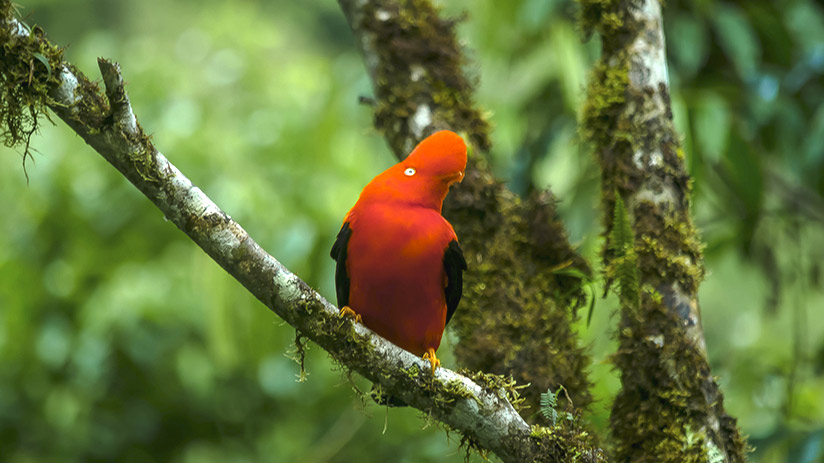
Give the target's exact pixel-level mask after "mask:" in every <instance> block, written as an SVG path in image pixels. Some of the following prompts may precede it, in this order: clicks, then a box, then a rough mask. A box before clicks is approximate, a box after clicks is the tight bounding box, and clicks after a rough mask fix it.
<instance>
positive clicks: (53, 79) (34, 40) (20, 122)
mask: <svg viewBox="0 0 824 463" xmlns="http://www.w3.org/2000/svg"><path fill="white" fill-rule="evenodd" d="M0 15H2V18H1V19H0V23H1V24H2V26H3V27H2V28H0V43H2V47H0V127H2V129H0V137H2V140H3V144H4V145H5V146H7V147H9V148H12V147H16V146H22V147H23V171H24V173H25V169H26V160H27V159H28V158H29V157H30V155H31V137H32V135H34V134H35V133H36V132H37V128H38V118H39V117H40V116H41V115H46V116H47V117H48V114H47V113H46V108H47V106H48V104H49V103H51V102H53V100H51V98H50V97H49V91H50V90H51V89H53V88H54V87H55V86H57V85H58V84H59V80H58V75H57V74H58V72H59V69H60V63H61V61H62V58H63V49H62V48H59V47H56V46H54V45H52V44H50V43H49V42H48V41H46V40H44V38H45V35H46V34H45V32H43V30H42V29H41V28H39V27H37V26H35V27H33V28H28V26H26V25H25V24H24V23H23V22H22V21H18V22H17V27H15V25H14V24H11V23H12V21H13V20H14V16H15V15H14V10H13V8H12V5H11V2H9V1H6V0H3V1H2V2H0ZM10 26H11V27H10ZM18 28H20V29H21V31H22V30H23V29H25V31H26V34H24V35H21V34H18V33H15V32H14V31H15V30H16V29H18ZM20 57H26V59H23V60H21V59H20ZM26 178H28V175H26Z"/></svg>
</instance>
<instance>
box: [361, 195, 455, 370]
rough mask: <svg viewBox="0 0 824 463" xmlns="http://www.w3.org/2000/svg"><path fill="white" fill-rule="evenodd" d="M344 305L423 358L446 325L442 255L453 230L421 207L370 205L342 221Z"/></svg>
mask: <svg viewBox="0 0 824 463" xmlns="http://www.w3.org/2000/svg"><path fill="white" fill-rule="evenodd" d="M347 220H348V221H349V223H350V226H351V230H352V236H351V238H350V239H349V249H348V256H349V257H348V260H347V264H346V265H347V273H348V274H349V284H350V287H349V305H350V306H351V307H352V309H353V310H354V311H355V312H356V313H358V314H359V315H361V317H363V323H364V324H365V325H366V326H368V327H369V328H370V329H372V330H373V331H375V332H376V333H378V334H380V335H381V336H383V337H385V338H386V339H388V340H390V341H392V342H393V343H395V344H397V345H398V346H400V347H402V348H404V349H406V350H408V351H410V352H413V353H415V354H418V355H422V354H423V353H424V352H426V350H427V349H429V348H433V349H437V348H438V346H439V345H440V342H441V335H442V334H443V330H444V324H445V321H446V300H445V297H444V285H445V281H446V274H445V270H444V264H443V259H444V251H445V249H446V248H447V246H448V245H449V242H450V241H452V240H454V239H456V238H455V232H454V230H453V229H452V226H451V225H449V223H448V222H447V221H446V220H445V219H444V218H443V217H442V216H441V215H440V214H439V213H438V212H436V211H434V210H432V209H427V208H422V207H414V206H410V207H403V208H399V207H397V206H387V205H380V204H372V205H369V206H366V207H363V208H359V209H357V210H354V209H353V211H352V212H351V213H350V215H349V216H348V217H347Z"/></svg>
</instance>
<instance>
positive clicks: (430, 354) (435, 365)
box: [423, 347, 441, 375]
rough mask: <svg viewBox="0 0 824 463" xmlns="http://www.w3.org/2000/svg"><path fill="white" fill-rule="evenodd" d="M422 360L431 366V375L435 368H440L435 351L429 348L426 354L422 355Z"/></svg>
mask: <svg viewBox="0 0 824 463" xmlns="http://www.w3.org/2000/svg"><path fill="white" fill-rule="evenodd" d="M423 359H424V360H429V363H431V364H432V374H433V375H434V374H435V368H438V367H439V366H441V361H440V360H438V357H435V349H433V348H431V347H430V348H429V349H427V351H426V353H424V354H423Z"/></svg>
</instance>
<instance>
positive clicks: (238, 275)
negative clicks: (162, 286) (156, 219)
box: [0, 2, 603, 462]
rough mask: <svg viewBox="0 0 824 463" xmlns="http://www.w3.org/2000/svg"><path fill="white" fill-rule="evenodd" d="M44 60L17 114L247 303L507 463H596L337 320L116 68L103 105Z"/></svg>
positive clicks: (482, 395) (472, 386)
mask: <svg viewBox="0 0 824 463" xmlns="http://www.w3.org/2000/svg"><path fill="white" fill-rule="evenodd" d="M0 12H2V19H0V28H1V29H2V31H0V38H2V40H3V42H4V43H3V45H5V44H6V42H8V41H9V40H10V39H11V38H12V37H16V38H17V39H19V40H25V41H28V42H30V43H34V42H41V41H45V40H46V39H45V37H44V36H43V35H31V34H30V33H29V32H28V30H27V29H25V28H23V27H21V26H20V23H19V22H18V21H17V20H15V19H13V17H12V14H11V8H10V6H9V4H8V3H7V2H5V3H2V8H1V9H0ZM4 49H5V47H4ZM34 49H37V48H36V47H33V46H29V47H23V48H20V49H16V50H15V52H12V53H8V52H7V53H5V54H4V55H3V64H4V67H3V69H2V70H0V73H2V77H3V78H4V79H7V78H8V75H7V74H8V73H10V72H12V71H14V70H17V69H21V68H24V67H26V66H29V63H30V62H31V59H32V56H31V53H32V50H34ZM50 59H52V60H54V61H52V62H51V63H52V64H51V70H50V72H54V75H55V76H56V78H55V79H54V80H53V81H50V82H48V83H47V84H45V85H43V86H40V87H39V89H38V90H37V91H33V92H31V94H30V95H29V97H28V100H26V101H25V104H31V105H33V107H35V108H46V107H48V108H49V109H51V110H52V111H53V112H54V113H55V114H57V116H58V117H59V118H60V119H62V120H63V121H64V122H65V123H66V124H68V125H69V126H70V127H71V128H72V129H73V130H74V131H75V132H76V133H77V134H78V135H80V136H81V137H82V138H83V139H84V140H85V141H86V142H87V143H88V144H89V145H90V146H91V147H92V148H93V149H94V150H95V151H97V152H98V153H99V154H101V155H102V156H103V157H104V158H105V159H106V160H107V161H108V162H109V163H111V164H112V165H113V166H114V167H115V168H116V169H117V170H118V171H120V173H121V174H123V175H124V176H125V177H126V178H127V179H128V180H129V181H130V182H131V183H132V184H133V185H134V186H135V187H136V188H137V189H138V190H140V191H141V192H142V193H143V194H144V195H145V196H146V197H147V198H148V199H149V200H151V201H152V202H153V203H154V204H155V205H156V206H157V207H158V208H159V209H160V210H161V211H162V212H163V213H164V215H165V216H166V218H167V219H168V220H169V221H170V222H172V223H174V224H175V225H176V226H177V227H178V228H179V229H180V230H181V231H183V232H184V233H186V235H188V236H189V237H190V238H191V239H192V240H193V241H194V242H195V243H196V244H197V245H198V246H200V247H201V248H202V249H203V250H204V251H205V252H206V253H207V254H208V255H209V256H210V257H211V258H212V259H213V260H214V261H215V262H217V263H218V264H219V265H220V266H221V267H223V268H224V269H225V270H226V271H227V272H228V273H229V274H231V275H232V276H233V277H234V278H235V279H236V280H237V281H238V282H240V283H241V284H242V285H243V286H244V287H246V289H247V290H249V292H250V293H252V294H253V295H254V296H255V297H256V298H257V299H258V300H260V301H261V302H262V303H263V304H264V305H266V307H268V308H269V309H270V310H272V311H273V312H274V313H276V314H277V315H278V316H280V317H281V318H283V319H284V320H285V321H286V322H288V323H289V324H290V325H292V326H294V327H295V328H297V329H298V330H299V331H300V333H302V334H303V335H305V336H306V337H307V338H309V339H311V340H313V341H314V342H316V343H317V344H318V345H320V346H321V347H322V348H323V349H325V350H326V351H327V352H328V353H329V354H330V355H331V356H332V357H333V358H334V359H335V360H336V361H338V362H340V364H341V365H343V366H344V367H345V368H347V369H350V370H352V371H355V372H358V373H359V374H361V375H363V376H364V377H366V378H368V379H369V380H371V381H373V382H375V383H378V384H380V386H381V388H382V390H383V391H386V392H388V393H390V394H392V395H393V396H396V397H398V398H400V399H401V400H403V401H404V402H406V403H407V404H409V405H411V406H413V407H415V408H417V409H419V410H421V411H423V412H424V413H426V414H427V415H428V416H431V417H432V418H434V419H437V420H439V421H441V422H442V423H444V424H445V425H446V426H447V427H449V428H451V429H453V430H455V431H458V432H460V433H461V434H462V435H463V436H464V440H465V441H467V442H468V443H469V445H471V446H473V447H475V448H479V449H481V450H487V451H491V452H494V453H495V454H496V455H498V456H499V457H500V458H501V460H503V461H505V462H522V461H536V462H544V461H546V462H559V461H566V460H567V458H568V457H569V456H570V455H576V456H577V457H578V459H579V461H591V462H597V461H603V454H602V452H601V451H600V450H599V449H598V448H593V447H591V446H589V447H588V446H586V445H587V443H588V442H587V441H586V440H584V439H582V438H580V437H579V436H578V434H579V433H578V431H577V428H576V427H574V426H570V425H568V426H564V427H562V426H555V427H551V428H540V427H530V426H529V425H528V424H527V423H526V422H525V421H524V420H523V419H522V418H521V417H520V415H519V414H518V412H517V411H516V410H515V408H514V407H513V405H512V403H511V402H510V399H511V398H513V397H515V396H516V395H515V394H514V392H513V391H512V390H511V388H512V387H513V384H512V383H511V382H506V381H502V379H501V378H500V377H499V376H495V375H484V374H473V375H472V378H473V379H470V378H468V377H466V376H464V375H461V374H458V373H455V372H453V371H451V370H448V369H445V368H440V369H438V370H437V371H436V373H435V374H434V375H432V374H430V373H429V367H428V363H425V362H424V361H423V360H422V359H420V358H418V357H416V356H414V355H412V354H410V353H409V352H406V351H404V350H402V349H400V348H399V347H397V346H395V345H393V344H392V343H390V342H388V341H386V340H385V339H383V338H381V337H380V336H378V335H376V334H375V333H373V332H372V331H370V330H369V329H367V328H366V327H364V326H363V325H361V324H357V323H353V322H352V321H350V320H349V319H346V318H341V317H340V316H339V315H338V310H337V309H336V308H335V307H334V306H333V305H332V304H330V303H329V302H328V301H326V300H325V299H323V297H321V296H320V295H319V294H318V293H317V292H315V291H314V290H312V289H311V288H310V287H309V286H308V285H306V283H304V282H303V281H302V280H301V279H300V278H298V277H297V276H296V275H294V274H293V273H291V272H290V271H289V270H288V269H287V268H285V267H284V266H283V265H281V264H280V262H278V261H277V260H276V259H275V258H274V257H272V256H270V255H269V254H267V253H266V252H265V251H264V250H263V249H262V248H261V247H260V246H259V245H258V244H257V243H256V242H255V241H254V240H253V239H252V238H251V237H250V236H249V235H248V234H247V233H246V231H245V230H243V228H242V227H241V226H240V225H239V224H238V223H236V222H235V221H233V220H232V219H231V218H230V217H229V216H228V215H227V214H226V213H225V212H223V211H222V210H221V209H220V208H219V207H218V206H217V205H216V204H215V203H214V202H212V201H211V200H210V199H209V198H208V197H207V196H206V195H205V194H204V193H203V192H202V191H201V190H200V189H199V188H198V187H197V186H195V185H193V184H192V183H191V182H190V181H189V179H187V178H186V177H185V176H184V175H183V174H182V173H181V172H180V171H179V170H178V169H177V168H176V167H175V166H174V165H172V164H171V163H170V162H169V160H168V159H167V158H166V157H165V156H164V155H163V154H161V153H160V152H159V151H158V150H157V149H156V148H155V147H154V145H153V144H152V142H151V140H150V139H149V137H148V136H147V135H146V134H145V133H144V132H143V130H142V128H141V127H140V125H139V124H138V123H137V118H136V117H135V115H134V113H133V111H132V108H131V105H130V103H129V99H128V96H127V94H126V92H125V90H124V88H123V79H122V77H121V74H120V68H119V66H118V65H117V64H114V63H111V62H109V61H107V60H103V59H101V60H99V61H98V64H99V68H100V72H101V74H102V76H103V82H104V84H105V86H106V88H105V95H104V94H103V93H102V92H101V90H100V89H99V88H98V86H97V85H96V84H94V83H93V82H91V81H89V79H88V78H86V77H85V76H84V75H83V74H82V73H80V72H79V71H78V70H77V69H76V68H75V67H74V66H72V65H71V64H69V63H66V62H64V61H62V59H61V58H60V57H59V56H57V55H53V56H51V57H50ZM35 72H42V71H35ZM12 104H13V103H12ZM7 109H9V110H12V111H16V110H18V109H19V108H7ZM37 115H38V114H37V113H36V112H35V114H34V115H33V117H37ZM508 389H510V390H509V391H508Z"/></svg>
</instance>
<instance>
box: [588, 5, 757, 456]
mask: <svg viewBox="0 0 824 463" xmlns="http://www.w3.org/2000/svg"><path fill="white" fill-rule="evenodd" d="M581 6H582V15H581V23H582V26H583V27H584V29H585V32H586V33H587V34H591V33H592V31H593V30H595V31H597V32H598V33H600V34H601V38H602V43H603V50H604V51H603V56H602V57H601V59H600V61H599V62H598V63H597V64H596V65H595V68H594V69H593V71H592V74H591V76H590V80H589V86H588V96H587V101H586V103H585V105H584V107H583V109H582V114H581V122H582V128H581V130H582V134H583V136H584V137H585V138H587V139H588V140H589V141H590V142H591V143H592V144H593V145H594V149H595V155H596V157H597V159H598V161H599V164H600V165H601V174H602V175H601V178H602V185H603V193H602V205H603V208H604V229H605V230H604V236H605V238H606V239H605V241H606V245H605V246H604V250H603V258H604V263H605V268H606V275H607V284H608V285H609V284H610V283H611V282H612V280H617V281H619V282H620V281H622V279H623V278H625V277H626V275H623V274H625V273H626V269H625V268H624V267H623V265H622V264H624V263H625V262H626V261H625V258H626V256H625V255H622V253H621V246H620V245H618V244H619V243H615V242H614V241H615V240H616V238H615V236H618V235H620V233H613V229H614V228H615V227H616V226H617V225H616V223H617V220H618V219H616V217H619V214H618V210H619V209H623V206H622V204H626V212H625V214H626V215H627V220H628V222H629V223H630V224H631V225H632V234H633V237H632V238H633V239H632V240H630V242H631V243H632V246H633V248H634V249H633V250H632V251H633V252H632V257H633V259H635V262H636V265H637V275H638V281H639V285H635V286H633V287H632V289H631V290H632V291H634V292H635V294H626V293H625V292H626V291H628V289H627V285H624V284H621V285H619V286H620V290H619V292H621V293H622V294H620V296H621V301H622V308H621V321H620V326H619V329H618V340H619V350H618V353H617V354H616V355H615V357H614V362H615V365H616V367H617V368H618V370H619V371H620V374H621V384H622V389H621V391H620V393H619V394H618V397H617V398H616V400H615V403H614V404H613V410H612V416H611V422H610V425H611V429H612V435H613V436H614V438H615V460H616V461H656V462H659V461H673V462H675V461H679V462H680V461H690V462H693V461H694V462H699V461H712V462H720V461H727V462H742V461H744V460H745V455H746V451H747V450H746V444H745V442H744V440H743V438H742V437H741V435H740V433H739V432H738V429H737V428H736V425H735V420H734V419H733V418H731V417H730V416H728V415H727V414H726V412H725V411H724V407H723V397H722V395H721V392H720V391H719V390H718V386H717V384H716V383H715V381H714V380H713V378H712V376H711V373H710V367H709V364H708V362H707V358H706V352H705V347H704V338H703V333H702V331H701V320H700V313H699V309H698V299H697V291H698V285H699V283H700V281H701V279H702V278H703V276H704V266H703V261H702V256H701V247H702V245H701V242H700V238H699V235H698V231H697V230H696V228H695V226H694V224H693V222H692V219H691V217H690V211H689V208H690V195H691V180H690V178H689V175H688V174H687V171H686V166H685V162H684V153H683V151H682V149H681V146H680V142H679V139H678V135H677V133H676V132H675V128H674V125H673V122H672V113H671V111H670V99H669V89H668V83H667V82H666V62H665V55H664V37H663V29H662V27H661V26H662V25H661V21H662V19H661V15H660V5H659V4H658V2H657V0H581ZM619 199H620V200H619ZM629 301H635V302H634V303H630V302H629Z"/></svg>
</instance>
